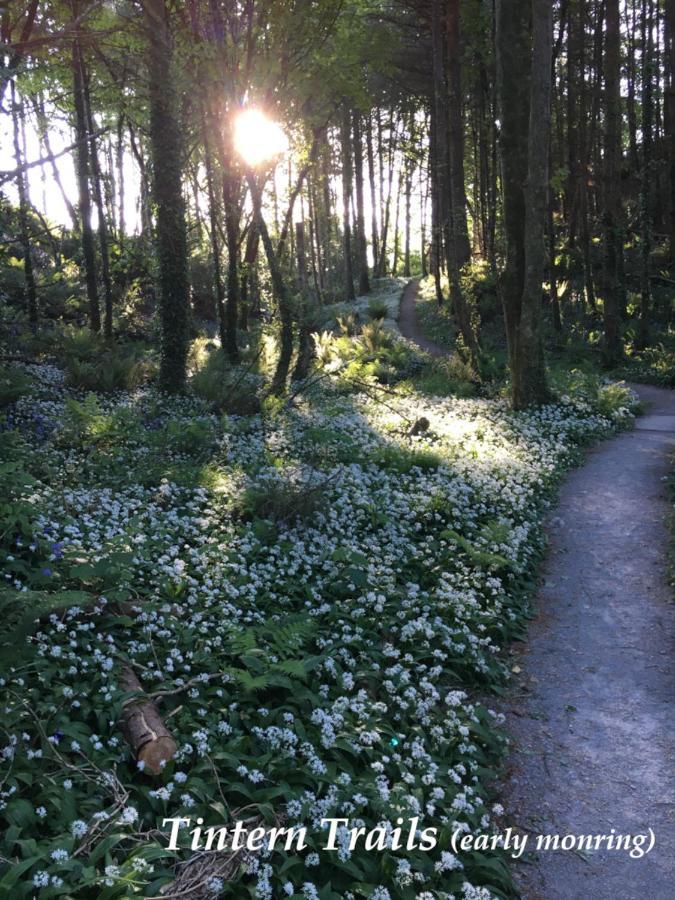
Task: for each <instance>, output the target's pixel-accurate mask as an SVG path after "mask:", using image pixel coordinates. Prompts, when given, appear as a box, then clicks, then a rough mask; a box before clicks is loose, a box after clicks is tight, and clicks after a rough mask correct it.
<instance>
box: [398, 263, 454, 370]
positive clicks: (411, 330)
mask: <svg viewBox="0 0 675 900" xmlns="http://www.w3.org/2000/svg"><path fill="white" fill-rule="evenodd" d="M418 290H419V281H416V280H415V281H411V282H410V283H409V284H407V285H406V287H405V290H404V291H403V296H402V297H401V309H400V312H399V316H398V327H399V328H400V329H401V334H402V335H403V337H405V338H407V339H408V340H409V341H413V342H414V343H415V344H418V345H419V346H420V347H421V348H422V350H426V351H427V353H429V354H431V356H447V353H446V351H445V350H443V348H442V347H439V346H438V344H435V343H434V342H433V341H430V340H428V339H427V338H425V337H424V335H423V334H422V331H421V329H420V327H419V323H418V321H417V310H416V309H415V299H416V297H417V291H418Z"/></svg>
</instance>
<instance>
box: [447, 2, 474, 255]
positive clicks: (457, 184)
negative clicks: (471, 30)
mask: <svg viewBox="0 0 675 900" xmlns="http://www.w3.org/2000/svg"><path fill="white" fill-rule="evenodd" d="M446 2H447V12H446V35H447V45H446V61H447V82H448V127H449V142H448V152H449V164H450V181H449V187H450V193H451V196H452V203H451V212H450V214H451V216H452V218H453V234H454V239H455V244H456V251H455V253H456V256H457V262H458V264H459V265H460V266H463V265H465V264H466V263H467V262H468V261H469V259H470V257H471V244H470V243H469V229H468V226H467V220H466V187H465V183H464V116H463V102H464V96H463V93H462V39H461V33H460V4H459V0H446Z"/></svg>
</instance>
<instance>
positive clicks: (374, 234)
mask: <svg viewBox="0 0 675 900" xmlns="http://www.w3.org/2000/svg"><path fill="white" fill-rule="evenodd" d="M674 2H675V0H674ZM366 151H367V154H368V182H369V185H370V233H371V243H372V250H373V272H377V269H378V250H379V242H380V236H379V232H378V228H377V194H376V192H375V157H374V154H373V122H372V117H371V116H368V119H367V127H366Z"/></svg>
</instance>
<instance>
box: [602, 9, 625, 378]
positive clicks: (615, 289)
mask: <svg viewBox="0 0 675 900" xmlns="http://www.w3.org/2000/svg"><path fill="white" fill-rule="evenodd" d="M604 74H605V147H604V160H605V167H604V210H603V224H604V251H605V252H604V272H603V294H602V305H603V322H604V331H605V341H604V356H605V362H606V364H607V365H613V364H614V363H616V362H618V360H619V359H621V356H622V354H623V350H622V346H621V333H620V322H619V311H620V309H621V308H622V307H623V305H624V300H623V295H624V282H623V223H622V218H623V216H622V203H621V164H622V153H621V29H620V21H619V0H606V6H605V59H604Z"/></svg>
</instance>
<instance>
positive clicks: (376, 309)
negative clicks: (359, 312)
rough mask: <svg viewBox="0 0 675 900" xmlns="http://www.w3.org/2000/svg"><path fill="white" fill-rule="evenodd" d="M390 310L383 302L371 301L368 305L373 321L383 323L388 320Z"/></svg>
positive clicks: (370, 317) (369, 315) (369, 316)
mask: <svg viewBox="0 0 675 900" xmlns="http://www.w3.org/2000/svg"><path fill="white" fill-rule="evenodd" d="M388 312H389V310H388V309H387V304H386V303H385V302H384V301H383V300H371V301H370V303H369V304H368V318H369V319H370V320H371V321H373V322H377V321H381V320H382V319H386V318H387V314H388Z"/></svg>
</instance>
